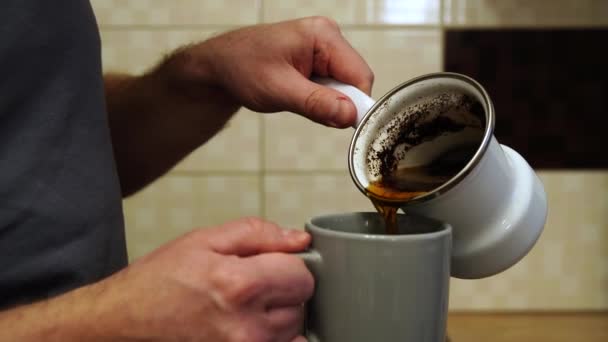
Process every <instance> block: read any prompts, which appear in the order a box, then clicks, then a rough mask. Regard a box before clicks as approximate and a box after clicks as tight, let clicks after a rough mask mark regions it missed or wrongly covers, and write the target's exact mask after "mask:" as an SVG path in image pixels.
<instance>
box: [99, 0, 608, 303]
mask: <svg viewBox="0 0 608 342" xmlns="http://www.w3.org/2000/svg"><path fill="white" fill-rule="evenodd" d="M92 3H93V5H94V7H95V10H96V13H97V15H98V20H99V22H100V26H101V30H102V39H103V44H104V49H103V58H104V69H105V70H124V71H131V72H141V71H143V70H146V68H148V67H150V66H151V65H153V64H154V63H155V62H156V61H157V60H158V59H159V58H160V56H161V54H162V53H165V52H168V51H170V50H171V49H172V48H174V47H176V46H179V45H180V44H184V43H187V42H190V41H193V40H200V39H205V38H206V37H208V36H209V35H212V34H214V33H217V32H221V31H225V30H228V29H231V28H234V27H238V26H243V25H249V24H255V23H260V22H273V21H277V20H283V19H289V18H295V17H300V16H306V15H314V14H320V15H327V16H331V17H333V18H335V19H336V20H338V22H339V23H340V24H341V25H342V27H343V32H344V34H345V36H346V37H347V38H348V39H349V41H350V42H351V44H352V45H353V46H354V47H355V48H356V49H357V50H359V51H360V52H361V54H362V55H363V56H364V57H365V58H366V59H367V61H368V62H369V64H370V65H371V66H372V69H373V70H374V71H375V74H376V84H375V87H374V96H376V97H378V96H380V95H382V94H383V93H384V92H386V91H387V90H388V89H390V88H392V87H393V86H395V85H397V84H398V83H400V82H402V81H404V80H407V79H409V78H411V77H414V76H418V75H421V74H424V73H428V72H434V71H440V70H441V69H442V65H443V63H442V55H443V51H442V45H443V42H442V39H443V34H442V32H443V29H444V28H445V27H454V26H457V27H491V28H501V27H537V26H542V27H554V26H558V27H559V26H569V27H570V26H577V27H580V26H601V25H604V26H605V25H608V1H604V0H585V1H583V0H579V1H571V0H554V1H551V0H528V1H523V0H505V1H491V0H443V1H440V0H358V1H355V0H353V1H347V0H284V1H280V0H131V1H120V0H92ZM598 43H599V42H598ZM351 134H352V131H350V130H348V129H347V130H334V129H329V128H324V127H321V126H317V125H315V124H313V123H311V122H309V121H307V120H305V119H303V118H301V117H298V116H295V115H291V114H288V113H278V114H264V115H262V114H257V113H252V112H250V111H248V110H242V111H241V113H239V114H238V115H237V116H236V117H235V118H234V119H233V121H232V122H231V123H230V125H229V127H228V128H226V129H225V130H224V131H223V132H221V133H220V134H219V135H218V136H217V137H215V138H214V139H213V140H212V141H211V142H209V143H208V144H207V145H205V146H203V147H201V148H200V149H199V150H197V151H196V152H194V153H193V154H192V155H191V156H190V157H188V158H187V159H186V160H185V161H183V162H182V163H181V164H180V165H178V166H177V167H176V168H175V169H174V170H173V171H171V172H170V173H169V174H168V175H167V176H165V177H164V178H163V179H161V180H159V181H158V182H157V183H156V184H154V185H152V186H150V187H149V188H147V189H145V190H143V191H142V192H140V193H139V194H137V195H136V196H134V197H132V198H130V199H128V200H126V201H125V202H124V204H125V215H126V221H127V235H128V236H127V237H128V243H129V251H130V255H131V257H132V258H137V257H139V256H141V255H143V254H145V253H147V252H148V251H150V250H152V249H154V248H155V247H156V246H158V245H160V244H161V243H163V242H164V241H167V240H169V239H171V238H173V237H175V236H177V235H179V234H181V233H183V232H185V231H187V230H188V229H190V228H191V227H200V226H208V225H213V224H217V223H220V222H223V221H226V220H230V219H234V218H238V217H241V216H244V215H259V216H263V217H266V218H268V219H271V220H275V221H277V222H279V223H281V224H283V225H285V226H289V227H302V225H303V222H304V221H305V220H306V219H307V218H309V217H311V216H313V215H318V214H322V213H328V212H338V211H353V210H366V211H367V210H371V209H372V207H371V205H370V204H369V203H368V201H367V199H366V198H364V197H363V196H362V195H361V194H360V193H358V192H357V191H356V190H355V187H354V185H353V184H352V182H351V180H350V178H349V176H348V174H347V165H346V153H347V147H348V144H349V142H350V137H351ZM235 151H237V152H235ZM539 174H540V176H541V178H542V180H543V182H544V183H545V186H546V190H547V193H548V196H549V208H550V209H549V219H548V222H547V226H546V230H545V232H544V234H543V235H542V237H541V239H540V241H539V243H538V244H537V246H536V248H535V249H534V250H533V251H532V252H531V254H530V255H529V256H528V257H526V258H525V259H524V260H523V261H522V262H520V263H519V264H518V265H516V266H515V267H513V268H512V269H510V270H508V271H506V272H504V273H502V274H500V275H498V276H495V277H492V278H489V279H484V280H476V281H462V280H453V281H452V288H451V293H450V296H451V303H450V307H451V308H452V309H456V310H458V309H462V310H467V309H487V310H502V309H535V310H536V309H608V172H606V171H568V170H561V171H559V170H558V171H540V172H539Z"/></svg>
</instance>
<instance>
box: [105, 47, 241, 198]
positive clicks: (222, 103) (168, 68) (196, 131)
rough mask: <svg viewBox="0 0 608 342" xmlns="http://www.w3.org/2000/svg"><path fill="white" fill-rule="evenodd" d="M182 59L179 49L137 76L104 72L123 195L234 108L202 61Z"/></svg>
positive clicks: (187, 148)
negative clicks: (206, 70)
mask: <svg viewBox="0 0 608 342" xmlns="http://www.w3.org/2000/svg"><path fill="white" fill-rule="evenodd" d="M188 63H189V62H188V57H187V56H185V55H184V52H178V53H176V54H174V55H172V56H171V57H169V58H168V59H167V60H165V61H164V62H163V63H161V64H160V65H159V66H158V67H157V68H155V69H153V70H152V71H150V72H148V73H146V74H144V75H142V76H139V77H134V76H129V75H118V74H109V75H106V77H105V90H106V102H107V106H108V113H109V123H110V131H111V134H112V143H113V146H114V155H115V158H116V164H117V169H118V174H119V177H120V182H121V187H122V192H123V196H127V195H130V194H132V193H134V192H136V191H137V190H139V189H141V188H142V187H144V186H145V185H147V184H148V183H150V182H152V181H153V180H155V179H156V178H158V177H159V176H161V175H162V174H164V173H165V172H167V171H168V170H169V169H170V168H171V167H173V166H174V165H175V164H176V163H177V162H179V161H180V160H181V159H182V158H183V157H185V156H186V155H187V154H188V153H190V152H192V151H193V150H194V149H196V148H197V147H198V146H200V145H201V144H203V143H205V142H206V141H207V140H209V139H210V138H211V137H212V136H213V135H215V134H216V133H217V132H218V131H219V130H221V129H222V127H224V125H225V124H226V122H227V121H228V120H229V119H230V118H231V117H232V115H233V114H234V113H235V112H236V111H237V110H238V108H239V106H238V105H237V104H236V102H235V101H233V100H232V99H231V98H229V97H228V96H227V95H226V93H225V92H224V91H223V90H221V89H219V88H217V87H215V86H214V85H212V84H211V83H210V82H206V80H207V79H208V78H207V77H204V76H203V75H202V74H204V72H205V70H201V69H202V68H204V65H203V66H201V65H195V66H191V65H188ZM191 75H196V77H191Z"/></svg>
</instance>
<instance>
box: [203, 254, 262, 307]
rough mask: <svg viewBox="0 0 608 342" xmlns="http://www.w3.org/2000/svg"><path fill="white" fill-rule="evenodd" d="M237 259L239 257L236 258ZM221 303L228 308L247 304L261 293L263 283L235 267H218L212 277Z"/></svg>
mask: <svg viewBox="0 0 608 342" xmlns="http://www.w3.org/2000/svg"><path fill="white" fill-rule="evenodd" d="M234 258H237V257H234ZM211 278H212V279H213V280H212V281H213V284H214V285H215V288H216V289H217V293H218V294H219V297H220V299H221V302H222V303H223V304H224V305H225V306H227V307H238V306H241V305H243V304H247V303H248V302H250V301H251V300H252V299H253V298H255V297H256V296H257V294H258V293H259V292H260V291H261V287H262V286H261V285H262V284H261V283H260V282H259V281H257V280H255V279H252V278H250V277H248V276H247V275H246V274H244V272H239V271H238V270H236V269H234V268H233V267H221V266H220V267H218V268H217V269H215V270H214V272H213V273H212V275H211Z"/></svg>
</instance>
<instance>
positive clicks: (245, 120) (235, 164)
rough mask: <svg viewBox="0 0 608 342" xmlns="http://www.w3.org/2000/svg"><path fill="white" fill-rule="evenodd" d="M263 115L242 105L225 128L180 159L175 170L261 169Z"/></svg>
mask: <svg viewBox="0 0 608 342" xmlns="http://www.w3.org/2000/svg"><path fill="white" fill-rule="evenodd" d="M262 115H264V114H260V113H255V112H252V111H250V110H247V109H242V110H241V111H239V113H237V114H236V116H235V117H234V118H232V119H231V120H230V122H228V125H227V126H226V128H224V129H223V130H222V131H220V132H219V133H218V134H217V135H216V136H214V137H213V138H212V139H211V140H209V141H208V142H207V143H205V144H204V145H203V146H201V147H200V148H198V149H197V150H196V151H194V152H193V153H192V154H190V155H189V156H188V157H186V159H184V160H183V161H182V162H180V163H179V164H178V165H177V166H176V167H175V170H176V171H259V170H260V135H259V134H260V125H261V121H262Z"/></svg>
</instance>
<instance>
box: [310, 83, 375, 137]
mask: <svg viewBox="0 0 608 342" xmlns="http://www.w3.org/2000/svg"><path fill="white" fill-rule="evenodd" d="M312 81H313V82H315V83H318V84H320V85H322V86H326V87H329V88H332V89H335V90H337V91H339V92H341V93H342V94H344V95H346V96H348V97H349V98H350V99H351V100H352V101H353V103H354V104H355V107H356V108H357V123H356V124H355V126H353V127H354V128H357V127H358V126H359V124H360V123H361V120H363V117H365V114H367V112H368V111H369V110H370V108H372V106H373V105H374V104H375V103H376V101H375V100H374V99H372V98H371V97H369V96H367V94H365V93H364V92H362V91H361V90H359V88H357V87H354V86H352V85H349V84H346V83H342V82H340V81H336V80H335V79H333V78H328V77H319V78H314V79H313V80H312Z"/></svg>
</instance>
